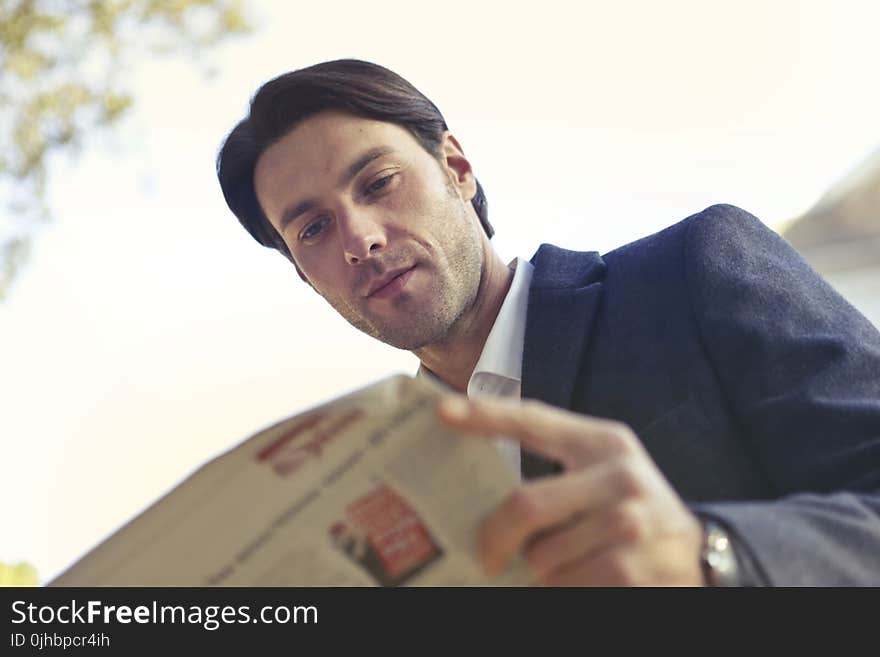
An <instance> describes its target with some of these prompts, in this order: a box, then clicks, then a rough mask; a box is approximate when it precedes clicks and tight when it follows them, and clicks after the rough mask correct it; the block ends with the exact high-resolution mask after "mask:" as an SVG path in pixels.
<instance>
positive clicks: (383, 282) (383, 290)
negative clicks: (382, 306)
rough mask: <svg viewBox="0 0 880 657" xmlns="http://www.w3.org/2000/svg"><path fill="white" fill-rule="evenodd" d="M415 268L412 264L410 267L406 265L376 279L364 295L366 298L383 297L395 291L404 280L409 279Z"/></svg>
mask: <svg viewBox="0 0 880 657" xmlns="http://www.w3.org/2000/svg"><path fill="white" fill-rule="evenodd" d="M415 268H416V266H415V265H413V266H412V267H406V268H404V269H395V270H393V271H390V272H388V273H387V274H385V275H383V276H382V277H380V278H378V279H376V280H375V281H373V282H372V283H371V284H370V287H369V290H368V291H367V294H366V295H365V296H366V298H368V299H371V298H384V297H387V296H392V295H393V294H395V293H397V292H398V291H399V290H400V289H402V288H403V286H404V285H405V284H406V281H408V280H409V277H410V275H411V274H412V271H413V270H414V269H415Z"/></svg>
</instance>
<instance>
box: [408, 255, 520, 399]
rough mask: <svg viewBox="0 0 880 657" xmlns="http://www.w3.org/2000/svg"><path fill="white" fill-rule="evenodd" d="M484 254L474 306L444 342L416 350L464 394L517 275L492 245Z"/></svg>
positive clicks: (430, 367) (427, 364)
mask: <svg viewBox="0 0 880 657" xmlns="http://www.w3.org/2000/svg"><path fill="white" fill-rule="evenodd" d="M483 252H484V259H483V262H485V263H486V265H485V268H484V270H483V275H482V276H481V278H480V286H479V288H478V289H477V296H476V300H475V301H474V304H473V306H471V308H470V309H469V310H468V311H467V312H466V313H465V314H464V315H462V316H461V318H460V319H459V321H458V322H456V325H455V326H454V327H453V328H452V329H451V330H450V332H449V334H448V335H447V337H446V338H445V339H444V340H443V341H442V342H439V343H434V344H430V345H426V346H425V347H422V348H420V349H416V350H415V351H413V353H414V354H415V355H416V356H417V357H418V358H419V360H420V361H421V362H422V365H423V366H424V367H427V368H428V369H429V370H431V372H433V373H434V374H435V375H436V376H437V377H439V378H440V379H441V380H442V381H443V382H445V383H446V384H447V385H450V386H452V387H453V388H454V389H456V390H458V391H459V392H462V393H466V392H467V385H468V381H470V378H471V374H472V373H473V371H474V367H476V365H477V361H478V360H479V359H480V354H481V353H482V352H483V347H484V346H485V344H486V339H487V338H488V337H489V333H490V332H491V330H492V326H493V325H494V324H495V319H496V318H497V317H498V311H499V310H501V305H502V304H503V303H504V298H505V297H506V296H507V292H508V290H509V289H510V283H511V282H512V281H513V272H512V271H510V269H508V268H507V266H506V265H505V264H504V262H503V261H502V260H501V258H500V257H499V255H498V254H497V253H495V251H494V250H493V249H492V248H491V247H490V246H488V245H485V246H484V251H483Z"/></svg>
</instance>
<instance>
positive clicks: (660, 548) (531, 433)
mask: <svg viewBox="0 0 880 657" xmlns="http://www.w3.org/2000/svg"><path fill="white" fill-rule="evenodd" d="M437 415H438V417H439V418H440V420H441V421H442V422H443V423H444V424H447V425H449V426H451V427H454V428H457V429H462V430H466V431H476V432H480V433H486V434H493V435H496V436H497V435H503V436H507V437H510V438H515V439H518V440H519V441H520V443H521V444H522V446H523V447H526V448H528V449H529V450H531V451H533V452H536V453H538V454H540V455H542V456H546V457H549V458H551V459H553V460H555V461H558V462H559V463H560V464H561V465H562V468H563V472H562V473H561V474H559V475H556V476H551V477H546V478H543V479H539V480H534V481H530V482H527V483H524V484H522V485H521V486H520V487H519V488H517V489H516V490H515V491H514V492H513V493H512V494H511V495H510V496H509V497H508V498H507V499H506V500H505V501H504V502H503V503H502V504H501V505H500V506H499V507H498V509H496V510H495V511H494V512H493V513H492V514H491V515H490V516H489V517H488V518H486V520H484V522H483V524H482V526H481V528H480V558H481V560H482V562H483V567H484V568H485V570H486V572H487V573H488V574H489V575H495V574H497V573H499V572H500V571H501V570H503V568H504V567H505V566H506V565H507V563H508V562H509V560H510V559H511V558H512V557H513V556H514V555H515V554H516V553H517V552H518V551H519V550H524V553H525V558H526V561H527V563H528V565H529V567H530V569H531V571H532V572H533V573H534V574H535V576H536V577H537V580H538V582H540V583H541V584H544V585H547V586H591V585H592V586H635V585H640V586H642V585H644V586H669V585H682V586H702V585H703V584H704V579H703V574H702V570H701V568H700V560H699V553H700V546H701V544H702V529H701V525H700V522H699V520H698V519H697V518H696V516H694V515H693V514H692V513H691V512H690V511H689V510H688V509H687V507H686V506H685V504H684V502H683V501H682V500H681V498H679V496H678V495H677V493H676V492H675V491H674V490H673V488H672V486H671V485H670V484H669V482H667V481H666V479H665V478H664V477H663V475H662V474H661V472H660V470H659V469H658V468H657V466H656V465H655V464H654V462H653V461H652V460H651V457H650V456H649V455H648V453H647V452H646V451H645V449H644V447H643V446H642V444H641V443H640V442H639V440H638V438H637V437H636V435H635V434H634V433H633V432H632V430H631V429H630V428H629V427H627V426H626V425H624V424H621V423H619V422H613V421H609V420H602V419H598V418H594V417H589V416H585V415H578V414H575V413H571V412H568V411H563V410H560V409H557V408H554V407H551V406H548V405H546V404H543V403H541V402H537V401H530V400H527V401H523V402H520V401H515V402H512V401H509V400H507V401H505V400H497V399H487V398H481V399H476V400H469V399H466V398H464V397H460V396H450V397H447V398H444V399H443V400H442V401H441V402H440V403H439V404H438V406H437Z"/></svg>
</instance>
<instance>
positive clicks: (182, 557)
mask: <svg viewBox="0 0 880 657" xmlns="http://www.w3.org/2000/svg"><path fill="white" fill-rule="evenodd" d="M439 395H440V393H439V392H438V391H437V390H436V389H435V388H433V387H432V386H431V385H430V384H428V383H426V382H423V381H419V380H416V379H413V378H411V377H408V376H405V375H398V376H394V377H390V378H388V379H385V380H382V381H380V382H378V383H375V384H373V385H370V386H367V387H366V388H363V389H361V390H358V391H356V392H353V393H351V394H349V395H346V396H344V397H341V398H339V399H336V400H334V401H332V402H329V403H327V404H324V405H322V406H319V407H317V408H314V409H312V410H310V411H307V412H305V413H302V414H298V415H296V416H294V417H291V418H288V419H286V420H284V421H282V422H279V423H277V424H275V425H274V426H271V427H269V428H268V429H265V430H263V431H260V432H259V433H257V434H256V435H254V436H252V437H251V438H249V439H247V440H245V441H244V442H243V443H241V444H239V445H238V446H236V447H234V448H233V449H231V450H230V451H228V452H226V453H225V454H223V455H221V456H219V457H217V458H215V459H214V460H212V461H210V462H209V463H207V464H206V465H205V466H204V467H202V468H201V469H199V470H198V471H196V472H195V473H194V474H193V475H192V476H191V477H189V478H188V479H187V480H185V481H184V482H183V483H181V484H180V485H179V486H177V487H176V488H174V489H173V490H172V491H171V492H169V493H168V494H167V495H166V496H165V497H163V498H162V499H160V500H159V501H158V502H157V503H155V504H154V505H153V506H151V507H149V508H148V509H147V510H146V511H144V512H143V513H141V514H140V515H139V516H137V517H136V518H135V519H133V520H132V521H131V522H129V523H128V524H127V525H125V526H124V527H123V528H122V529H120V530H119V531H117V532H116V533H115V534H113V535H112V536H110V537H109V538H108V539H107V540H105V541H104V542H103V543H101V544H100V545H98V546H97V547H96V548H94V549H93V550H92V551H91V552H89V553H88V554H86V555H85V556H84V557H83V558H82V559H80V560H79V561H78V562H77V563H75V564H74V565H73V566H72V567H71V568H70V569H69V570H67V571H66V572H64V573H63V574H62V575H60V576H59V577H57V578H56V579H55V580H53V581H52V582H50V583H49V585H50V586H487V585H500V586H522V585H528V584H531V583H532V578H531V577H530V575H529V573H528V571H527V569H526V567H525V564H524V561H523V560H522V558H519V559H518V560H516V561H515V562H514V563H513V564H512V565H511V566H510V567H509V568H508V569H507V571H505V572H504V573H503V574H501V575H498V576H496V577H494V578H491V579H489V578H487V577H486V576H485V575H484V574H483V572H482V570H481V568H480V566H479V562H478V560H477V531H478V527H479V524H480V521H481V520H482V518H484V517H485V515H486V514H488V513H489V512H490V511H492V510H493V509H494V508H496V507H497V505H498V504H499V503H500V502H501V501H502V500H503V499H504V497H505V496H506V495H507V494H508V493H509V492H510V491H511V490H512V489H513V488H514V487H515V486H516V485H517V483H518V482H517V478H516V477H515V475H514V474H513V472H512V471H511V470H510V468H509V467H508V466H507V465H506V464H505V463H504V461H503V458H502V457H501V455H500V454H499V452H498V451H497V449H496V448H495V447H494V446H493V444H492V442H491V441H490V440H486V439H485V438H480V437H475V436H468V435H466V434H462V433H460V432H454V431H452V430H451V429H448V428H446V427H444V426H442V425H440V424H439V423H438V422H437V421H436V420H435V418H434V410H433V409H434V403H435V401H436V399H437V398H438V396H439Z"/></svg>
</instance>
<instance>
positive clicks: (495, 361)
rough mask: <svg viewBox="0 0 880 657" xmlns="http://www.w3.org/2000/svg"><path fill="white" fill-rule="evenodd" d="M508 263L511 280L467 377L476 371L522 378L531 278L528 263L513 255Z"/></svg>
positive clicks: (514, 378) (531, 269)
mask: <svg viewBox="0 0 880 657" xmlns="http://www.w3.org/2000/svg"><path fill="white" fill-rule="evenodd" d="M508 266H509V267H512V268H513V270H514V271H513V281H511V283H510V289H509V290H508V291H507V296H505V297H504V302H503V303H502V304H501V309H500V310H499V311H498V316H497V317H496V318H495V323H494V324H493V325H492V330H491V331H489V337H487V338H486V344H485V345H483V352H482V353H481V354H480V358H479V360H477V364H476V365H475V366H474V372H473V374H472V375H471V379H473V377H474V376H476V375H477V374H494V375H495V376H501V377H504V378H506V379H510V380H512V381H516V382H521V381H522V355H523V342H524V340H525V333H526V309H527V307H528V302H529V285H530V284H531V282H532V272H533V271H534V266H533V265H532V263H530V262H528V261H527V260H523V259H522V258H516V259H515V260H514V261H513V262H512V263H510V265H508Z"/></svg>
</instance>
